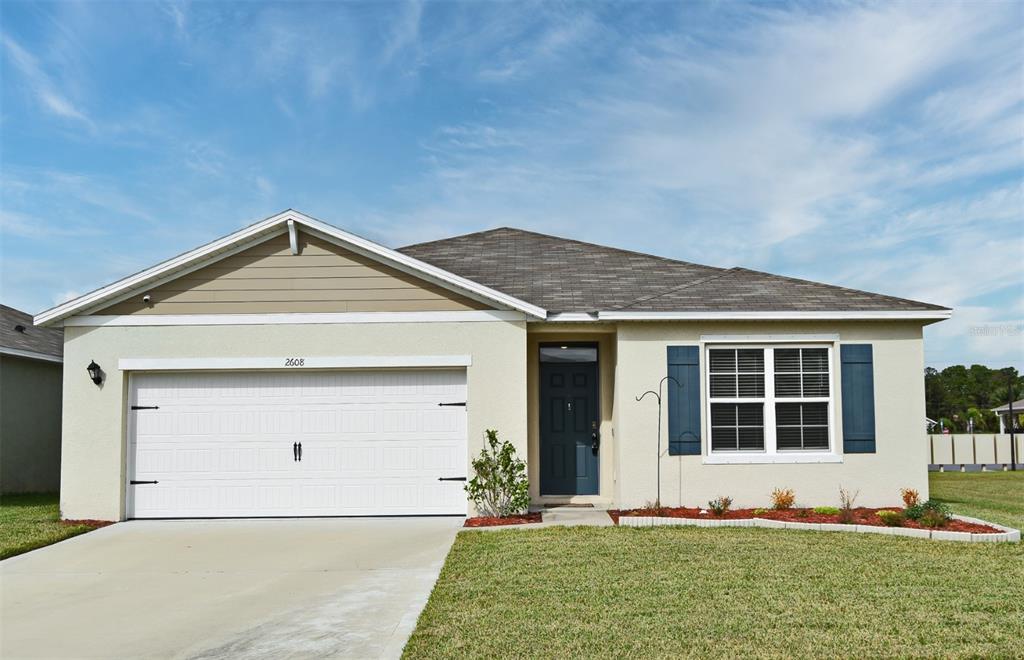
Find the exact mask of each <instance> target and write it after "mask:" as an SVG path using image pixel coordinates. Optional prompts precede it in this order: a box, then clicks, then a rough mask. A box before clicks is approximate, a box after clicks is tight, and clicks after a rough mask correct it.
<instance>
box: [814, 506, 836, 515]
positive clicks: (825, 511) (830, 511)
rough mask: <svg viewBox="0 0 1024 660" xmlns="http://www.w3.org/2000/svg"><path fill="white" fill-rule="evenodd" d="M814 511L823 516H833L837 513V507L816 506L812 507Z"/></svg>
mask: <svg viewBox="0 0 1024 660" xmlns="http://www.w3.org/2000/svg"><path fill="white" fill-rule="evenodd" d="M814 512H815V513H820V514H822V515H825V516H835V515H838V514H839V508H838V507H834V506H816V507H814Z"/></svg>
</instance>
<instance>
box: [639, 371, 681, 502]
mask: <svg viewBox="0 0 1024 660" xmlns="http://www.w3.org/2000/svg"><path fill="white" fill-rule="evenodd" d="M666 380H670V381H672V382H673V383H675V384H676V387H678V388H679V389H682V388H683V386H682V385H681V384H680V383H679V381H678V380H676V379H675V378H673V377H672V376H665V377H664V378H662V379H661V380H660V381H659V382H658V391H657V392H655V391H654V390H647V391H646V392H644V393H643V394H641V395H640V396H638V397H636V400H637V401H642V400H643V398H644V397H645V396H647V395H648V394H653V395H654V398H655V399H657V400H658V499H657V502H656V504H657V506H661V388H662V387H664V386H665V381H666Z"/></svg>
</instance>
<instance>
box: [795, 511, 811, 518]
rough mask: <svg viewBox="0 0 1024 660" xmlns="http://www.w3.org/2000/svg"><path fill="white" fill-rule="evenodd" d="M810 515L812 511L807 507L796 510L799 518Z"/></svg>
mask: <svg viewBox="0 0 1024 660" xmlns="http://www.w3.org/2000/svg"><path fill="white" fill-rule="evenodd" d="M809 515H811V512H810V511H808V510H807V509H798V510H797V512H796V517H797V518H806V517H807V516H809Z"/></svg>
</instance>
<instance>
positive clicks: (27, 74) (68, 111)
mask: <svg viewBox="0 0 1024 660" xmlns="http://www.w3.org/2000/svg"><path fill="white" fill-rule="evenodd" d="M0 40H2V41H3V45H4V49H5V50H6V51H7V55H8V57H9V58H10V61H11V62H12V63H13V64H14V67H15V68H16V69H17V70H18V72H19V73H20V74H21V76H22V78H23V79H24V81H25V84H26V86H27V87H28V89H29V91H31V93H32V94H33V95H34V96H35V98H36V100H37V101H38V103H39V104H40V105H41V106H42V107H43V108H44V109H45V110H47V111H48V112H50V113H51V114H54V115H56V116H58V117H61V118H63V119H73V120H75V121H79V122H82V123H83V124H85V125H87V126H88V127H90V128H93V127H94V126H93V123H92V120H91V119H89V117H87V116H86V115H85V113H84V112H82V111H81V110H79V109H78V108H77V107H76V106H75V104H74V103H72V102H71V100H70V99H68V98H67V96H65V95H64V94H63V93H62V92H61V90H59V89H58V88H57V85H56V84H55V83H54V82H53V79H52V78H50V76H49V75H47V74H46V72H45V71H43V68H42V67H41V66H40V64H39V61H38V60H37V59H36V57H35V56H33V55H32V53H30V52H28V51H27V50H25V49H24V48H22V47H21V45H19V44H18V42H16V41H15V40H14V39H13V38H11V36H10V35H6V34H5V35H2V37H0Z"/></svg>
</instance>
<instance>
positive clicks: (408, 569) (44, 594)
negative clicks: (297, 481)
mask: <svg viewBox="0 0 1024 660" xmlns="http://www.w3.org/2000/svg"><path fill="white" fill-rule="evenodd" d="M461 524H462V519H461V518H375V519H304V520H216V521H133V522H127V523H121V524H118V525H113V526H111V527H107V528H104V529H100V530H97V531H95V532H90V533H88V534H86V535H84V536H80V537H76V538H73V539H71V540H68V541H64V542H63V543H58V544H56V545H53V546H50V547H48V548H43V549H41V550H36V551H34V552H30V553H28V554H26V555H22V556H20V557H14V558H12V559H8V560H6V561H3V562H0V605H2V609H0V656H2V657H3V658H22V657H24V658H44V657H45V658H83V657H102V658H172V657H173V658H229V657H230V658H309V657H326V656H330V657H358V658H376V657H396V656H398V655H400V654H401V652H402V647H403V646H404V645H405V642H406V640H407V639H408V637H409V635H410V634H411V633H412V630H413V628H414V627H415V625H416V619H417V617H418V616H419V613H420V611H421V610H422V609H423V606H424V605H425V604H426V601H427V597H428V596H429V595H430V590H431V588H432V587H433V585H434V582H435V580H436V579H437V575H438V573H439V572H440V570H441V565H442V564H443V563H444V558H445V556H446V555H447V553H448V549H449V548H450V547H451V544H452V541H453V540H454V538H455V534H456V532H457V531H458V529H459V527H460V525H461Z"/></svg>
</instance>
